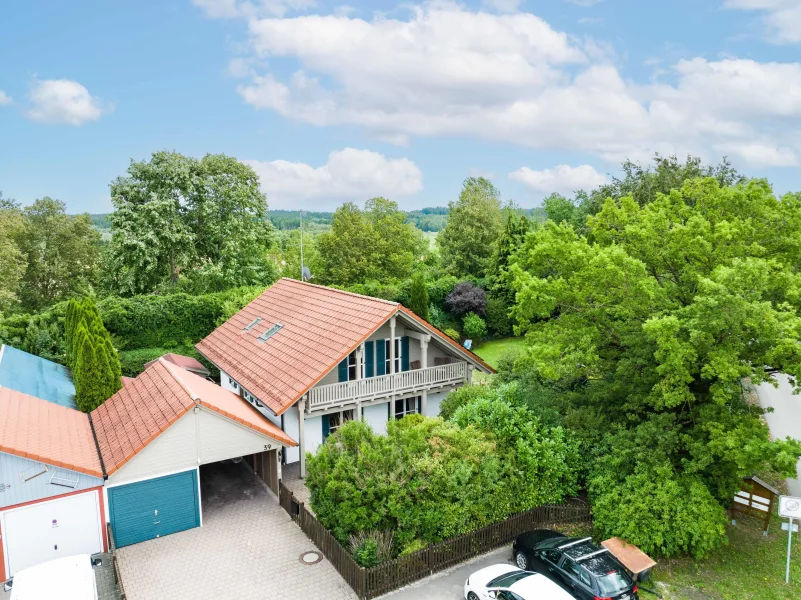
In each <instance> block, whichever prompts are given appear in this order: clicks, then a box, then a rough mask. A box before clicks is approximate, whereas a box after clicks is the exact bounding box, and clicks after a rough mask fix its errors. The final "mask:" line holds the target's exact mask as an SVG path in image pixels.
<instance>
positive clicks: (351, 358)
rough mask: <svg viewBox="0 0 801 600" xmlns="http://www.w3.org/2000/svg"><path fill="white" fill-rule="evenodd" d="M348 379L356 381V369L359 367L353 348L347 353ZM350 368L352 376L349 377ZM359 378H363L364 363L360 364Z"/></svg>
mask: <svg viewBox="0 0 801 600" xmlns="http://www.w3.org/2000/svg"><path fill="white" fill-rule="evenodd" d="M347 361H348V381H356V374H357V369H358V368H359V366H360V365H359V363H358V360H357V356H356V351H355V350H354V351H353V352H351V353H350V354H348V358H347ZM351 369H353V377H351ZM360 370H361V379H364V363H363V362H362V364H361V369H360Z"/></svg>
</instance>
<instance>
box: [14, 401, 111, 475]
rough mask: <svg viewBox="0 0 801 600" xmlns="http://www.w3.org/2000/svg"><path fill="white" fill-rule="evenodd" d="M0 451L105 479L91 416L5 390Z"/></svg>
mask: <svg viewBox="0 0 801 600" xmlns="http://www.w3.org/2000/svg"><path fill="white" fill-rule="evenodd" d="M0 452H6V453H8V454H14V455H16V456H21V457H23V458H30V459H31V460H36V461H39V462H43V463H47V464H49V465H53V466H56V467H61V468H64V469H69V470H70V471H77V472H79V473H86V474H87V475H92V476H94V477H103V470H102V468H101V466H100V458H99V457H98V455H97V448H96V447H95V441H94V438H93V437H92V428H91V425H90V424H89V416H88V415H86V414H84V413H82V412H79V411H77V410H75V409H72V408H67V407H66V406H60V405H58V404H55V403H53V402H48V401H46V400H41V399H40V398H36V397H34V396H29V395H27V394H23V393H21V392H17V391H15V390H10V389H8V388H3V387H0Z"/></svg>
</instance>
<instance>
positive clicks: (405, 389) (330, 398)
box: [307, 362, 467, 412]
mask: <svg viewBox="0 0 801 600" xmlns="http://www.w3.org/2000/svg"><path fill="white" fill-rule="evenodd" d="M466 380H467V363H466V362H454V363H450V364H447V365H439V366H436V367H428V368H427V369H416V370H413V371H403V372H402V373H393V374H391V375H379V376H378V377H368V378H367V379H359V380H356V381H345V382H343V383H332V384H329V385H321V386H317V387H313V388H312V389H310V390H309V398H308V404H307V406H308V407H309V412H311V411H315V410H323V409H326V408H330V407H331V406H336V405H339V404H348V403H353V402H357V401H360V402H369V401H370V400H375V399H378V398H382V397H387V396H391V395H396V394H407V393H410V392H416V391H422V390H424V389H428V388H431V387H437V386H442V385H449V384H453V383H461V382H464V381H466Z"/></svg>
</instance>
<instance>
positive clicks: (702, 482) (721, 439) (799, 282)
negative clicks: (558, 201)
mask: <svg viewBox="0 0 801 600" xmlns="http://www.w3.org/2000/svg"><path fill="white" fill-rule="evenodd" d="M587 226H588V236H587V237H583V236H580V235H579V234H578V233H577V232H576V231H575V230H574V229H573V228H572V227H571V226H569V225H567V224H561V225H557V224H555V223H553V222H549V223H547V224H546V225H545V226H544V227H543V228H541V229H539V230H538V231H536V232H534V233H532V234H530V235H528V236H527V238H526V242H525V244H524V245H523V247H522V248H521V250H520V251H519V252H518V254H517V255H516V258H515V263H514V264H513V265H512V267H511V269H512V272H513V274H514V277H515V280H514V286H515V289H516V291H517V301H518V305H517V307H516V309H515V315H516V317H517V319H518V324H519V326H520V327H521V328H522V329H523V330H525V331H528V340H529V343H530V352H529V358H528V360H529V361H530V362H529V363H528V364H529V366H530V368H531V371H532V372H533V373H535V374H536V376H537V377H539V378H541V379H545V380H551V381H553V382H555V384H556V385H558V386H560V388H561V389H563V390H568V389H569V390H573V392H574V395H573V396H572V398H573V400H572V401H571V405H570V406H565V407H563V408H564V412H565V413H570V412H571V411H572V412H575V411H583V413H582V414H583V415H585V416H586V415H594V417H593V426H592V430H591V431H587V432H585V433H586V435H585V436H584V437H585V439H587V440H588V441H591V442H592V443H593V445H594V446H595V448H596V449H597V450H598V453H597V457H596V460H595V461H594V462H592V463H591V468H590V473H589V481H590V491H591V494H592V497H593V500H594V501H595V502H596V503H597V505H598V506H600V507H603V510H602V511H601V512H600V513H599V512H597V511H596V525H597V526H599V527H600V529H601V530H603V531H604V533H605V534H610V535H611V534H613V535H627V534H628V533H630V529H631V528H634V529H636V528H640V529H641V531H643V532H651V533H650V534H649V535H650V537H649V535H643V536H642V537H641V538H638V540H640V541H643V542H645V543H648V544H649V547H650V548H651V549H655V551H658V552H662V553H665V554H672V553H677V552H692V553H695V554H704V553H706V552H708V551H709V550H710V549H711V548H712V547H714V546H715V545H716V544H718V543H721V541H722V536H723V526H722V524H721V523H723V522H725V517H724V514H723V510H724V508H725V507H726V506H728V504H729V503H730V501H731V498H732V497H733V494H734V492H735V491H736V489H737V486H738V485H739V481H740V479H741V478H742V477H743V476H745V475H749V474H752V473H753V472H754V471H755V470H758V469H760V468H764V467H770V468H774V469H777V470H778V471H780V472H782V473H785V474H788V475H789V474H791V473H795V465H796V461H797V459H798V457H799V456H801V446H799V444H798V443H797V442H792V441H787V440H776V441H771V440H770V438H769V435H768V431H767V428H766V426H765V425H764V423H762V422H761V420H760V414H761V411H760V410H759V409H758V408H757V407H754V406H753V405H752V404H751V403H749V402H748V400H747V398H746V397H745V394H743V381H744V380H745V379H748V380H750V382H751V383H752V384H759V383H763V382H773V379H772V375H773V374H774V373H780V372H781V373H786V374H788V375H790V376H791V377H792V378H793V380H794V381H796V382H797V381H799V380H798V376H799V375H801V347H799V344H798V340H799V339H801V312H800V311H801V302H800V301H799V298H800V297H801V296H800V295H799V290H801V276H799V274H798V273H799V272H801V270H800V269H801V252H799V244H800V242H799V240H801V199H799V198H797V197H795V196H789V195H788V196H786V197H784V198H782V199H777V198H776V197H774V195H773V193H772V191H771V188H770V186H769V185H768V183H767V182H765V181H758V180H754V181H749V182H748V183H747V184H740V185H737V186H728V187H721V185H720V183H719V181H718V180H717V179H716V178H714V177H710V178H704V179H695V180H690V181H687V182H685V183H684V184H683V185H682V187H681V189H679V190H673V191H671V192H670V193H669V194H667V195H665V194H657V196H656V199H655V200H653V201H651V202H647V203H645V204H643V205H640V204H639V203H638V202H637V201H636V200H635V199H634V198H631V197H624V198H622V199H621V200H620V201H615V200H613V199H608V200H607V201H606V203H605V204H604V207H603V209H602V210H601V211H600V212H599V213H598V214H597V215H596V216H595V217H591V218H589V219H588V223H587ZM567 418H569V417H567ZM581 420H582V419H574V422H576V423H580V422H581ZM607 432H612V433H611V434H609V435H614V434H615V432H619V433H620V435H618V436H617V437H615V438H614V439H613V438H611V437H607ZM635 440H636V442H635ZM643 481H649V482H650V483H649V486H650V487H649V490H648V494H649V495H650V496H652V497H654V498H661V500H660V502H662V501H664V499H665V498H668V497H681V496H682V493H681V490H685V491H686V492H687V493H688V494H690V495H692V497H694V498H695V499H696V500H697V502H698V504H697V506H698V507H699V510H703V511H704V516H703V519H702V518H701V516H700V515H699V514H696V515H695V516H688V517H687V518H689V519H691V520H698V522H699V523H701V522H703V526H701V525H699V526H698V527H697V528H696V529H694V530H693V531H692V535H688V534H687V532H683V531H681V528H683V527H685V526H686V525H687V524H686V522H685V520H684V519H678V518H675V512H674V513H671V512H670V511H668V510H665V511H662V512H657V513H652V512H649V511H643V510H642V507H641V506H640V505H641V502H642V499H641V498H640V497H639V495H638V494H637V490H641V489H642V485H641V483H642V482H643ZM670 490H673V491H670ZM638 506H639V507H640V508H637V507H638ZM700 507H703V508H700ZM637 514H639V515H640V516H639V517H636V520H635V521H634V522H633V521H632V519H633V518H635V517H633V515H637ZM671 514H672V515H673V516H671ZM621 515H626V516H627V518H620V516H621ZM624 523H628V525H626V526H625V528H624V527H623V524H624ZM657 530H658V533H657ZM648 539H651V540H652V541H651V542H648ZM658 540H662V543H663V545H659V544H657V545H656V546H654V545H653V544H655V543H656V542H657V541H658Z"/></svg>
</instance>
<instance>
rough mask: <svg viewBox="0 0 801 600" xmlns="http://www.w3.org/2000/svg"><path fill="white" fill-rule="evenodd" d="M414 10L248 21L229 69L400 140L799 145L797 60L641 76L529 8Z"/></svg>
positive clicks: (775, 149)
mask: <svg viewBox="0 0 801 600" xmlns="http://www.w3.org/2000/svg"><path fill="white" fill-rule="evenodd" d="M741 1H745V0H741ZM753 1H757V0H753ZM405 6H406V8H408V9H409V13H408V14H406V15H403V16H397V17H392V18H390V17H388V16H386V15H376V16H374V17H373V18H372V19H364V18H357V17H355V16H353V15H342V14H340V15H325V16H324V15H305V16H297V17H292V18H260V17H251V18H249V19H248V30H249V34H250V38H249V41H248V44H249V49H250V53H249V54H247V55H246V56H244V57H242V58H240V60H241V61H242V62H241V64H240V63H237V64H236V65H234V66H236V67H238V68H232V69H231V70H232V72H235V73H236V74H237V75H238V76H239V77H241V78H242V82H241V83H240V84H239V85H238V87H237V90H238V92H239V94H240V95H241V96H242V98H243V99H244V101H245V102H247V103H248V104H250V105H252V106H254V107H255V108H257V109H262V110H269V111H274V112H276V113H278V114H280V115H282V116H284V117H286V118H290V119H294V120H297V121H302V122H305V123H310V124H313V125H317V126H332V125H347V126H352V125H356V126H360V127H363V128H365V129H366V130H368V132H369V134H370V135H372V136H373V137H374V138H376V139H381V140H383V141H387V142H390V143H395V144H401V145H402V144H407V143H408V142H409V140H410V139H411V138H414V137H416V136H417V137H420V136H469V137H473V138H476V137H477V138H484V139H492V140H499V141H503V142H511V143H515V144H521V145H525V146H530V147H534V148H538V149H543V150H556V151H568V152H569V151H577V152H582V153H585V154H591V155H593V156H596V157H599V158H601V159H603V160H604V161H608V162H610V163H615V162H618V161H620V160H622V159H625V158H630V159H633V160H637V159H641V160H649V159H650V157H651V156H652V155H653V153H654V152H661V153H665V154H667V153H677V154H684V153H687V152H691V153H693V154H698V155H701V156H702V157H705V158H707V159H717V158H719V157H720V153H730V154H731V155H732V156H739V157H741V158H742V160H743V161H744V163H745V165H744V166H749V165H757V164H759V165H761V166H764V165H774V166H779V165H786V164H788V163H789V162H790V161H791V160H793V158H792V157H794V156H795V155H796V154H798V153H799V152H801V136H798V135H797V133H796V130H797V129H798V122H799V120H798V118H799V116H801V64H799V63H760V62H756V61H752V60H745V59H737V58H727V59H721V60H716V61H710V60H706V59H701V58H695V59H692V58H691V59H685V60H679V59H678V58H676V59H674V60H673V63H672V65H671V64H670V63H667V64H665V65H660V78H659V79H656V80H654V81H650V82H648V83H638V82H635V81H631V80H629V79H627V78H625V77H624V76H623V75H622V74H621V72H620V71H619V69H618V68H617V67H616V66H615V64H614V56H613V54H614V53H613V50H610V47H609V46H608V44H605V43H604V42H602V41H600V42H599V41H596V40H592V39H587V40H583V39H578V38H575V37H571V36H568V35H567V34H566V33H564V32H560V31H557V30H555V29H553V28H552V27H551V26H550V25H549V24H548V23H546V22H545V21H544V20H542V19H541V18H539V17H537V16H536V15H533V14H530V13H526V12H518V13H514V14H497V13H495V12H487V11H485V10H470V9H468V8H466V7H464V6H463V5H457V4H454V3H451V2H448V1H447V0H432V1H431V2H427V3H424V4H422V5H417V6H412V7H409V6H408V5H405ZM276 65H281V66H282V67H284V68H282V69H280V70H279V69H275V68H274V67H275V66H276ZM287 66H289V69H286V67H287ZM279 73H280V74H279ZM282 73H290V74H289V75H283V74H282ZM758 148H762V149H764V151H765V152H764V154H761V155H760V154H759V151H758ZM768 149H772V150H768Z"/></svg>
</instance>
